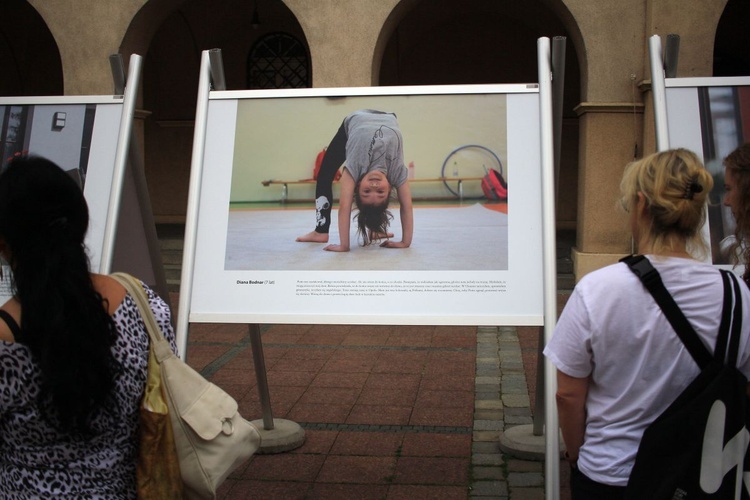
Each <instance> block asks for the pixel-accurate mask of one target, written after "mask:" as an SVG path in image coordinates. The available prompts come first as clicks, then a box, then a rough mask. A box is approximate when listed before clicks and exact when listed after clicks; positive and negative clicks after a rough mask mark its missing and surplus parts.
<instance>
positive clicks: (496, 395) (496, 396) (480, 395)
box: [474, 391, 500, 401]
mask: <svg viewBox="0 0 750 500" xmlns="http://www.w3.org/2000/svg"><path fill="white" fill-rule="evenodd" d="M474 399H481V400H485V401H486V400H495V401H500V391H492V392H475V393H474Z"/></svg>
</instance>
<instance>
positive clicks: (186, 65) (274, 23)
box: [121, 0, 309, 223]
mask: <svg viewBox="0 0 750 500" xmlns="http://www.w3.org/2000/svg"><path fill="white" fill-rule="evenodd" d="M256 13H257V15H255V14H256ZM272 32H286V33H289V34H291V35H293V36H295V37H296V38H297V39H299V40H301V41H302V43H306V38H305V35H304V33H303V31H302V28H301V27H300V24H299V22H298V21H297V19H296V18H295V16H294V15H293V13H292V12H291V11H290V9H289V8H288V7H287V6H286V5H285V4H284V2H282V0H227V1H226V2H222V6H221V8H220V9H218V8H216V5H215V4H214V2H212V1H210V0H150V1H149V2H148V3H146V4H145V5H144V6H143V8H142V9H141V10H140V12H138V14H137V15H136V16H135V17H134V18H133V21H132V23H131V25H130V27H129V28H128V31H127V33H126V35H125V37H124V39H123V42H122V45H121V53H123V55H124V56H127V55H129V54H130V53H138V54H141V55H143V56H144V65H143V82H142V92H141V99H140V104H139V107H140V108H141V109H142V111H141V113H140V116H141V117H142V119H143V120H142V122H141V124H140V126H141V127H142V132H141V135H142V137H143V139H142V141H143V144H144V149H145V151H144V158H145V165H146V177H147V180H148V184H149V190H150V193H151V199H152V203H153V210H154V215H155V218H156V220H157V222H162V223H171V222H176V223H180V222H182V221H183V219H184V214H185V209H186V205H187V192H188V180H189V171H190V163H191V153H192V149H191V147H190V145H191V143H192V139H193V128H194V127H193V120H194V117H195V103H196V96H197V91H198V74H199V69H200V58H201V51H203V50H208V49H214V48H219V49H221V51H222V59H223V62H224V73H225V77H226V82H227V88H228V89H229V90H240V89H246V88H248V87H247V71H246V66H247V60H248V54H249V52H250V49H251V47H252V46H253V44H254V43H255V41H256V40H258V39H259V38H260V37H262V36H264V35H266V34H268V33H272ZM308 50H309V49H308Z"/></svg>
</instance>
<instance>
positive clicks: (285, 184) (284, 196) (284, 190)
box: [261, 177, 483, 203]
mask: <svg viewBox="0 0 750 500" xmlns="http://www.w3.org/2000/svg"><path fill="white" fill-rule="evenodd" d="M482 179H483V177H434V178H428V179H408V182H409V183H410V184H411V183H414V182H456V183H457V184H456V186H457V188H458V198H459V199H460V200H463V199H464V185H463V183H464V181H481V180H482ZM337 182H338V181H335V182H334V184H335V183H337ZM261 184H263V185H264V186H266V187H268V186H272V185H281V203H286V202H287V201H288V199H289V185H295V184H315V179H300V180H298V181H279V180H275V179H269V180H266V181H261Z"/></svg>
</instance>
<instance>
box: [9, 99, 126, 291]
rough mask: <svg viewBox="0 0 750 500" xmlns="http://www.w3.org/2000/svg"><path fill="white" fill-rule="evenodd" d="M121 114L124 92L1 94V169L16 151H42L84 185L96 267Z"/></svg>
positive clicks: (89, 244)
mask: <svg viewBox="0 0 750 500" xmlns="http://www.w3.org/2000/svg"><path fill="white" fill-rule="evenodd" d="M122 113H123V98H122V96H59V97H23V98H22V97H18V98H0V120H1V121H2V123H1V127H0V131H2V137H0V140H1V141H2V142H1V143H0V154H1V156H0V158H2V166H1V167H0V168H4V167H5V166H6V165H7V163H8V161H10V159H12V158H13V156H14V155H16V154H35V155H40V156H43V157H46V158H48V159H50V160H52V161H53V162H55V163H57V164H58V165H60V166H61V167H62V168H63V169H64V170H66V171H67V172H68V173H69V174H70V176H71V177H73V178H74V179H75V180H76V182H78V183H79V185H81V186H82V188H83V193H84V196H85V198H86V202H87V203H88V205H89V214H90V217H91V221H90V223H89V231H88V234H87V235H86V246H87V248H88V249H89V253H90V255H89V256H90V258H91V266H92V269H99V263H100V258H101V249H102V246H103V243H104V237H105V226H106V217H107V212H108V207H109V201H110V193H111V189H112V176H113V173H114V167H115V155H116V152H117V145H118V133H119V130H120V122H121V118H122ZM3 267H4V268H3V271H4V273H3V276H5V279H4V280H2V281H0V303H3V302H5V301H6V300H8V299H9V298H10V279H9V276H10V272H9V271H10V270H9V269H8V268H7V263H3Z"/></svg>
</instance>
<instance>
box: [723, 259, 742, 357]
mask: <svg viewBox="0 0 750 500" xmlns="http://www.w3.org/2000/svg"><path fill="white" fill-rule="evenodd" d="M721 276H722V278H723V279H724V289H725V293H724V296H725V308H726V295H728V294H727V293H726V290H728V289H729V286H730V285H729V284H728V283H727V281H730V282H731V289H732V291H733V292H734V293H733V297H734V303H733V310H732V331H731V334H730V337H729V348H728V350H727V353H726V356H727V364H728V365H729V366H737V357H738V355H739V350H740V335H741V330H742V293H741V292H740V283H739V280H738V279H737V276H735V274H734V273H732V272H730V271H726V270H724V269H722V270H721ZM722 320H723V318H722Z"/></svg>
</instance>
